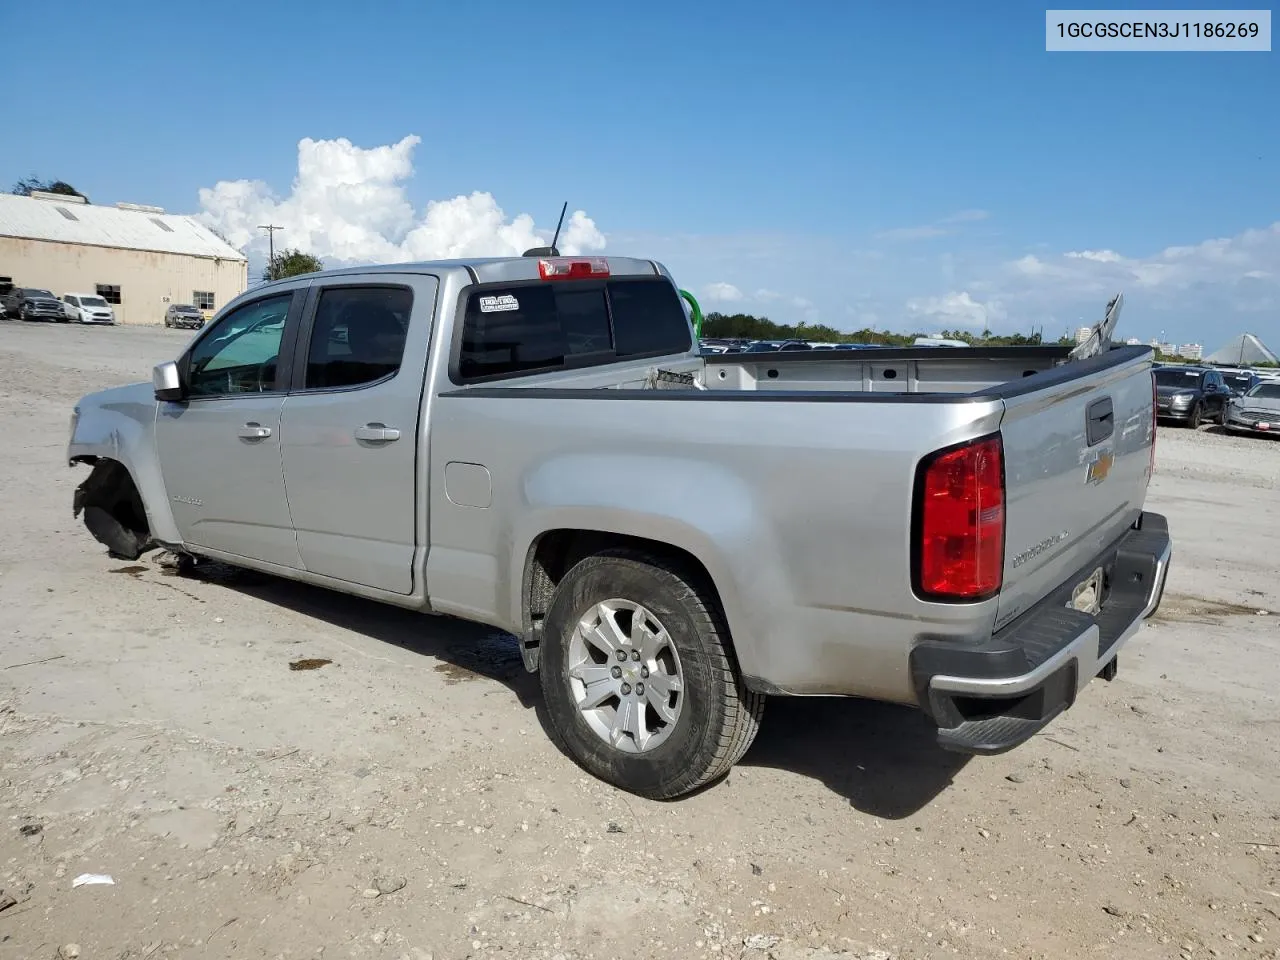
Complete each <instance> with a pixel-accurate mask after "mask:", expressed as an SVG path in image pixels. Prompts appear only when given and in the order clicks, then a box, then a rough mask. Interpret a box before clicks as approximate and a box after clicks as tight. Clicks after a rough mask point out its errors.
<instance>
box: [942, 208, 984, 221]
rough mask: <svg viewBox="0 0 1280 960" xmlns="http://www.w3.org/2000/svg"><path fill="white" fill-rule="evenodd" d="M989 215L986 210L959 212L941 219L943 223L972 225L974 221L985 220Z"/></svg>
mask: <svg viewBox="0 0 1280 960" xmlns="http://www.w3.org/2000/svg"><path fill="white" fill-rule="evenodd" d="M990 216H991V214H990V213H988V212H987V211H986V210H961V211H959V212H958V213H953V214H952V215H951V216H949V217H945V218H943V220H942V222H943V223H972V222H973V221H975V220H986V219H987V218H988V217H990Z"/></svg>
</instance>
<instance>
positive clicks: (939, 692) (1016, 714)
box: [911, 513, 1173, 754]
mask: <svg viewBox="0 0 1280 960" xmlns="http://www.w3.org/2000/svg"><path fill="white" fill-rule="evenodd" d="M1172 553H1173V546H1172V541H1171V540H1170V539H1169V526H1168V523H1167V521H1166V520H1165V518H1164V517H1162V516H1161V515H1159V514H1156V513H1144V514H1142V517H1141V519H1140V520H1139V523H1138V525H1137V526H1136V527H1135V528H1134V529H1131V530H1129V531H1128V532H1127V533H1126V534H1125V535H1124V536H1123V537H1121V538H1120V539H1119V540H1118V541H1117V542H1116V543H1114V544H1112V546H1111V547H1109V548H1108V549H1107V550H1106V551H1104V552H1103V553H1102V554H1101V555H1100V556H1098V557H1095V558H1094V560H1093V561H1091V562H1090V563H1089V564H1087V565H1086V566H1085V567H1083V568H1081V570H1080V571H1079V573H1078V574H1077V575H1076V576H1073V577H1071V578H1070V579H1068V580H1067V581H1066V582H1065V583H1063V584H1062V585H1061V586H1060V587H1058V589H1057V590H1055V591H1054V592H1053V593H1052V594H1050V595H1049V596H1048V597H1046V598H1045V599H1044V600H1043V601H1041V603H1039V604H1038V605H1037V606H1036V607H1034V608H1033V609H1031V610H1029V611H1028V612H1027V613H1025V614H1023V615H1022V616H1020V617H1019V618H1018V619H1017V620H1015V621H1014V622H1013V623H1011V624H1009V626H1007V627H1005V628H1004V629H1002V630H1000V631H998V632H997V633H995V634H993V635H992V637H991V638H990V640H988V641H986V642H984V643H980V644H964V643H956V642H954V641H943V640H939V641H927V642H925V643H921V644H919V645H917V646H916V647H915V649H913V650H912V653H911V674H912V681H913V683H914V684H915V688H916V695H917V697H918V699H919V702H920V705H921V707H922V708H923V709H924V710H925V712H926V713H928V714H929V716H930V717H931V718H932V719H933V720H934V722H935V723H937V724H938V743H939V744H940V745H941V746H942V747H944V748H946V749H948V750H954V751H957V752H960V753H975V754H995V753H1003V752H1005V751H1006V750H1011V749H1013V748H1014V747H1016V746H1018V745H1019V744H1021V743H1024V742H1025V741H1026V740H1028V739H1030V738H1031V737H1032V736H1034V735H1035V734H1036V733H1038V732H1039V731H1041V730H1042V729H1044V728H1045V727H1046V726H1047V725H1048V724H1049V723H1050V722H1051V721H1052V720H1053V719H1054V718H1055V717H1056V716H1058V714H1060V713H1062V712H1063V711H1064V710H1066V709H1068V708H1069V707H1071V705H1072V704H1073V703H1075V699H1076V695H1077V694H1078V693H1079V692H1080V691H1081V690H1083V689H1084V688H1085V687H1086V686H1088V685H1089V682H1090V681H1091V680H1092V679H1093V678H1094V677H1095V676H1098V675H1100V674H1101V675H1104V676H1106V677H1107V679H1110V678H1111V677H1112V676H1114V669H1115V667H1114V665H1115V663H1116V657H1117V655H1118V654H1119V652H1120V648H1121V647H1123V646H1124V644H1125V643H1126V642H1127V641H1128V640H1129V638H1130V637H1132V636H1133V635H1134V634H1135V633H1137V632H1138V630H1139V629H1140V628H1141V626H1142V622H1143V621H1144V620H1145V619H1146V618H1147V617H1149V616H1151V614H1153V613H1155V611H1156V609H1157V608H1158V607H1159V606H1160V600H1161V597H1162V596H1163V594H1164V584H1165V579H1166V577H1167V576H1168V572H1169V561H1170V558H1171V556H1172ZM1099 567H1100V568H1102V570H1103V574H1104V581H1103V582H1104V589H1103V597H1104V599H1103V602H1102V605H1101V609H1100V611H1099V612H1098V613H1097V614H1089V613H1084V612H1082V611H1079V610H1075V609H1073V608H1071V607H1070V606H1068V603H1069V602H1070V600H1071V595H1072V591H1073V589H1074V587H1075V586H1076V584H1078V583H1080V582H1081V581H1083V580H1085V579H1086V578H1088V577H1089V575H1090V573H1092V572H1093V571H1094V570H1096V569H1098V568H1099Z"/></svg>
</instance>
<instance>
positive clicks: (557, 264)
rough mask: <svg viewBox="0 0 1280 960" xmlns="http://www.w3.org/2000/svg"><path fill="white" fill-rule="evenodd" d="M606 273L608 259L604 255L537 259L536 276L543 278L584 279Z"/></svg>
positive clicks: (607, 273)
mask: <svg viewBox="0 0 1280 960" xmlns="http://www.w3.org/2000/svg"><path fill="white" fill-rule="evenodd" d="M608 275H609V261H608V260H606V259H605V258H604V257H582V258H576V259H575V258H573V257H556V258H555V259H554V260H539V261H538V276H540V277H541V278H542V279H543V280H586V279H589V278H591V277H607V276H608Z"/></svg>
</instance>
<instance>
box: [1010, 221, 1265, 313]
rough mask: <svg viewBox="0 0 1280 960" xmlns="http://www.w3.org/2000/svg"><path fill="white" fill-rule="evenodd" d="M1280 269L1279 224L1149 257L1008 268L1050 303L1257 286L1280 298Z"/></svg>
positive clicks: (1025, 262) (1110, 254)
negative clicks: (1101, 294) (1106, 294)
mask: <svg viewBox="0 0 1280 960" xmlns="http://www.w3.org/2000/svg"><path fill="white" fill-rule="evenodd" d="M1276 263H1280V222H1277V223H1273V224H1272V225H1271V226H1269V227H1263V228H1261V229H1254V230H1246V231H1244V232H1243V233H1240V234H1237V235H1236V236H1234V237H1222V238H1216V239H1213V240H1206V241H1204V242H1203V243H1198V244H1193V245H1188V246H1174V247H1166V248H1165V249H1163V250H1161V251H1159V252H1157V253H1153V254H1149V255H1147V256H1139V257H1131V256H1125V255H1124V254H1121V253H1119V252H1117V251H1115V250H1110V249H1103V250H1078V251H1077V250H1073V251H1069V252H1067V253H1064V254H1062V255H1061V256H1059V257H1036V256H1033V255H1027V256H1025V257H1022V258H1021V259H1020V260H1015V261H1013V262H1012V263H1010V264H1008V265H1007V270H1008V272H1009V273H1010V274H1012V275H1013V276H1014V277H1017V278H1018V279H1019V280H1020V281H1021V282H1022V283H1023V284H1024V285H1025V289H1024V292H1028V293H1038V294H1041V295H1043V296H1047V297H1061V296H1062V295H1063V294H1064V293H1070V292H1074V293H1076V294H1079V293H1082V292H1083V293H1088V294H1090V295H1093V294H1095V293H1096V292H1098V291H1100V290H1103V289H1111V288H1113V287H1114V288H1116V289H1120V288H1127V289H1134V290H1138V291H1140V292H1141V295H1142V297H1143V299H1146V300H1149V301H1153V302H1154V301H1163V302H1166V303H1168V302H1173V301H1176V300H1181V298H1183V297H1184V295H1185V294H1186V293H1187V292H1188V291H1195V292H1197V293H1198V294H1205V293H1206V292H1208V291H1210V290H1216V291H1218V292H1219V293H1222V292H1224V291H1229V290H1231V289H1233V288H1235V287H1236V286H1238V285H1239V284H1241V283H1246V282H1247V283H1258V284H1261V285H1263V286H1264V287H1268V288H1270V290H1271V293H1272V294H1273V295H1275V296H1276V297H1277V298H1280V285H1277V283H1276V277H1275V275H1274V274H1273V272H1272V271H1273V270H1274V267H1275V264H1276ZM1113 292H1114V291H1113Z"/></svg>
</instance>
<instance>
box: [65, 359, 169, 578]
mask: <svg viewBox="0 0 1280 960" xmlns="http://www.w3.org/2000/svg"><path fill="white" fill-rule="evenodd" d="M155 421H156V399H155V393H154V390H153V389H152V387H151V385H150V384H147V383H138V384H132V385H130V386H126V387H115V388H113V389H110V390H103V391H100V392H98V393H91V394H89V395H88V396H86V397H83V398H81V400H80V402H79V403H77V404H76V406H75V410H74V411H73V413H72V416H71V424H70V426H71V437H70V440H69V443H68V445H67V461H68V462H69V463H71V464H72V465H77V464H91V465H92V466H93V469H92V471H91V472H90V475H89V477H88V478H87V479H86V480H85V481H84V482H83V483H82V484H80V486H79V487H78V488H77V489H76V492H75V496H74V499H73V501H72V510H73V512H74V514H75V515H76V516H77V517H79V516H83V517H84V522H85V525H86V526H87V527H88V528H89V530H90V532H91V533H92V534H93V535H94V537H95V538H97V539H98V540H99V541H101V542H102V543H103V544H105V545H106V546H107V548H108V549H109V550H110V551H112V552H113V553H115V554H117V555H118V556H121V557H135V558H136V557H137V556H138V555H139V554H141V553H142V552H144V551H146V550H147V549H150V547H151V546H152V545H153V544H158V543H164V544H180V543H181V540H182V538H181V536H180V535H179V533H178V530H177V526H176V524H175V523H174V520H173V512H172V511H171V510H170V509H169V500H168V497H167V496H166V495H165V489H164V477H163V476H162V474H161V472H160V465H159V462H158V460H157V456H156V438H155Z"/></svg>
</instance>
